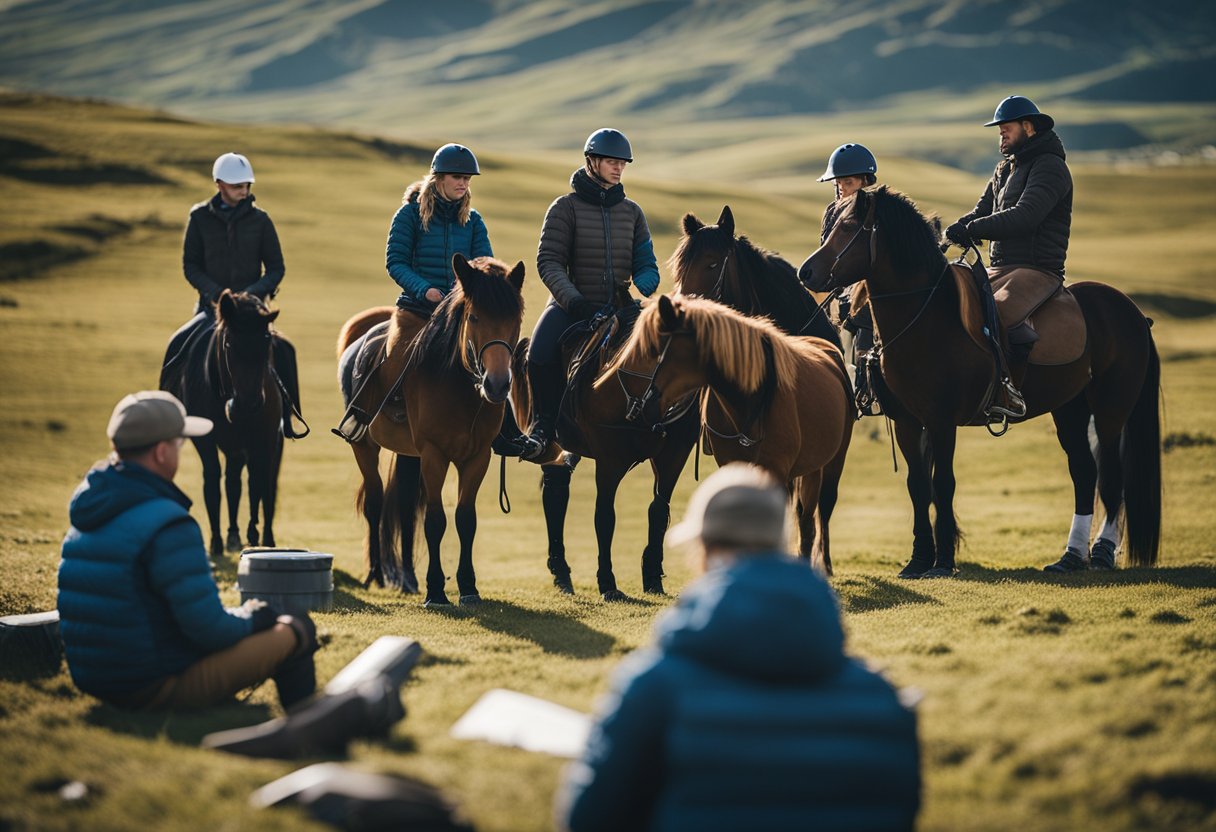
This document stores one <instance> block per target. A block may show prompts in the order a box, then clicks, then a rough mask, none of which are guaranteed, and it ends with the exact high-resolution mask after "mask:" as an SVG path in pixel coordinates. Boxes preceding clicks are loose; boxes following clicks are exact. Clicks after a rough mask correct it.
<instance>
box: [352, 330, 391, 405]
mask: <svg viewBox="0 0 1216 832" xmlns="http://www.w3.org/2000/svg"><path fill="white" fill-rule="evenodd" d="M390 323H391V321H384V322H382V323H378V324H376V325H375V326H374V327H372V328H371V329H369V330H368V331H367V332H366V333H365V334H364V335H363V338H362V339H361V340H362V341H363V343H362V345H360V347H359V352H357V353H356V354H355V368H354V378H355V381H356V389H358V384H357V382H358V381H359V380H360V379H362V378H363V377H364V376H366V375H367V374H368V373H369V372H371V371H372V370H374V369H375V368H376V366H377V365H379V363H380V360H381V358H382V357H383V355H384V342H385V341H386V340H387V339H388V327H389V324H390Z"/></svg>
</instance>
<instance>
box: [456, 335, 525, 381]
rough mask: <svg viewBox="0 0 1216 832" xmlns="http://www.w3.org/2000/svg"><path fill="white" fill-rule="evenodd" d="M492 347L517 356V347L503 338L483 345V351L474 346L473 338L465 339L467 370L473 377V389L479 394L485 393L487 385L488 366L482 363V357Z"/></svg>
mask: <svg viewBox="0 0 1216 832" xmlns="http://www.w3.org/2000/svg"><path fill="white" fill-rule="evenodd" d="M490 347H502V348H503V349H505V350H506V351H507V353H508V354H509V355H512V356H513V355H515V347H513V346H511V344H510V343H508V342H507V341H504V340H503V339H501V338H493V339H491V340H489V341H486V342H485V343H484V344H482V345H481V349H476V348H475V347H474V346H473V339H472V338H465V341H464V352H465V361H464V364H465V369H467V370H468V371H469V373H470V374H471V375H472V376H473V387H474V388H475V389H476V390H477V392H478V393H482V392H484V387H485V383H486V366H485V364H484V363H483V362H482V357H483V356H484V355H485V354H486V351H487V350H489V349H490Z"/></svg>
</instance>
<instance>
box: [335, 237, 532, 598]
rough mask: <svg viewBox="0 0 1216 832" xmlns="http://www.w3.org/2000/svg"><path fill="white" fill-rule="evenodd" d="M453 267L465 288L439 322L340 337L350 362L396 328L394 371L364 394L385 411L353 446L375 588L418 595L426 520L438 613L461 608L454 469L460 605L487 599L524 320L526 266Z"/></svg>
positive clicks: (460, 259)
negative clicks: (442, 553)
mask: <svg viewBox="0 0 1216 832" xmlns="http://www.w3.org/2000/svg"><path fill="white" fill-rule="evenodd" d="M452 270H453V272H454V273H455V275H456V285H455V287H454V288H453V289H452V291H451V293H450V294H448V296H447V297H445V298H444V299H443V301H442V302H440V304H439V306H438V307H437V308H436V309H435V312H434V314H433V315H432V316H431V317H430V318H429V319H428V318H423V317H421V316H419V315H417V314H415V313H413V312H411V311H408V310H405V309H395V310H392V309H388V308H381V309H378V310H371V311H370V312H365V313H360V314H359V315H355V316H354V317H352V318H351V319H350V320H349V321H347V323H346V325H344V326H343V328H342V332H341V333H340V335H339V338H338V352H339V354H340V355H342V361H343V362H344V363H345V362H349V361H353V360H354V358H355V356H354V352H355V350H351V349H348V348H349V347H350V346H351V344H353V343H354V342H355V341H356V339H357V338H358V337H359V336H360V335H361V334H362V333H364V332H366V331H367V329H368V328H369V327H370V324H371V323H372V322H373V321H376V320H377V319H384V318H386V317H387V318H388V319H389V321H390V323H389V331H388V340H387V342H386V345H385V349H386V356H385V360H384V363H383V364H382V365H380V367H379V369H378V370H377V372H376V373H375V375H373V376H371V377H370V379H369V380H368V386H367V389H366V390H364V391H363V392H362V393H361V394H360V395H361V399H362V400H363V401H365V402H375V403H377V404H380V403H383V404H382V405H380V406H379V407H378V408H377V409H376V410H375V414H374V418H373V419H372V421H371V424H370V425H369V429H368V432H367V435H366V436H365V437H364V438H363V439H361V440H360V441H358V442H353V443H351V450H352V451H353V452H354V454H355V461H356V462H357V463H358V465H359V471H360V473H361V474H362V475H363V482H362V484H361V485H360V487H359V492H358V495H357V497H356V501H357V503H358V504H359V505H360V507H361V508H362V511H363V516H364V518H365V520H366V521H367V540H366V545H365V550H366V554H367V559H368V576H367V583H368V584H370V583H372V582H373V581H375V582H377V583H379V584H381V585H382V584H383V582H384V578H385V575H386V573H387V575H388V576H390V577H391V578H393V579H395V580H396V581H397V582H398V585H399V586H400V588H401V590H402V591H403V592H416V591H417V589H418V586H417V578H416V577H415V572H414V567H413V546H414V532H415V530H416V528H417V521H418V517H419V516H420V515H423V514H424V521H423V533H424V536H425V538H426V544H427V550H428V553H429V558H430V560H429V565H428V567H427V573H426V601H425V604H426V606H441V605H447V604H449V603H450V602H449V601H448V598H447V595H446V593H445V591H444V580H445V578H444V573H443V565H442V563H441V562H440V558H439V550H440V543H441V541H442V540H443V535H444V531H445V530H446V528H447V517H446V515H445V514H444V509H443V483H444V480H445V479H446V478H447V473H448V467H449V466H450V465H455V467H456V473H457V477H458V478H459V486H458V490H457V498H456V514H455V520H456V533H457V535H458V536H459V538H460V560H459V563H458V565H457V568H456V583H457V586H458V588H459V591H460V603H461V604H464V605H468V604H476V603H478V602H479V601H480V600H481V596H480V595H479V594H478V592H477V579H476V574H475V572H474V569H473V539H474V537H475V535H476V532H477V504H476V499H477V492H478V489H479V488H480V487H481V482H482V480H483V479H484V478H485V474H486V470H487V468H488V467H489V464H490V442H491V441H492V440H493V439H494V437H495V436H496V435H497V434H498V430H499V428H500V426H501V424H502V414H503V406H504V405H503V403H504V402H505V400H506V398H507V394H508V392H509V391H510V389H511V357H512V352H513V350H514V349H515V344H516V342H517V341H518V340H519V328H520V322H521V321H522V319H523V313H524V303H523V297H522V295H521V294H520V290H521V289H522V287H523V281H524V264H523V263H522V262H520V263H517V264H516V265H515V267H514V268H510V267H509V266H508V265H507V264H506V263H503V262H502V261H500V260H495V259H493V258H490V257H479V258H477V259H475V260H473V261H469V260H466V259H465V258H464V256H463V255H461V254H456V255H454V256H453V258H452ZM344 369H345V368H344V367H340V368H339V378H340V380H345V379H348V378H349V375H348V374H347V373H346V372H344ZM342 392H343V398H344V400H345V401H346V403H348V404H349V402H350V398H351V396H352V395H353V391H352V390H350V389H348V388H347V386H346V385H345V384H343V391H342ZM381 448H384V449H386V450H388V451H391V452H393V453H394V454H395V458H394V460H393V462H392V464H391V465H390V468H389V474H388V479H387V482H382V480H381V477H380V470H379V458H380V449H381ZM386 504H387V505H386Z"/></svg>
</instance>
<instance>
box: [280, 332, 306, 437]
mask: <svg viewBox="0 0 1216 832" xmlns="http://www.w3.org/2000/svg"><path fill="white" fill-rule="evenodd" d="M274 371H275V372H276V373H278V375H279V381H281V382H282V383H283V386H282V388H281V389H280V390H279V393H280V395H281V396H282V398H283V435H284V436H286V437H287V438H288V439H301V438H302V437H303V434H299V433H297V432H296V430H295V428H294V427H292V424H291V418H292V415H293V413H295V412H297V411H298V412H301V413H302V412H303V411H304V407H303V405H301V404H300V376H299V372H298V370H297V368H296V348H295V346H293V345H292V343H291V342H290V341H288V340H287V339H285V338H275V339H274Z"/></svg>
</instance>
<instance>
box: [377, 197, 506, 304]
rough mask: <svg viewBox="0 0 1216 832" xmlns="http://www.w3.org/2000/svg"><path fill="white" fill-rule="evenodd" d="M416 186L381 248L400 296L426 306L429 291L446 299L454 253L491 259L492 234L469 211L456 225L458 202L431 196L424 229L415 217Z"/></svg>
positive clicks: (397, 215) (418, 218) (418, 216)
mask: <svg viewBox="0 0 1216 832" xmlns="http://www.w3.org/2000/svg"><path fill="white" fill-rule="evenodd" d="M420 194H421V188H420V187H419V186H418V183H415V184H414V185H411V186H410V188H409V189H408V190H407V191H406V194H405V202H404V203H402V205H401V207H400V208H398V209H397V213H396V214H395V215H394V216H393V223H392V225H391V226H390V227H389V231H388V245H387V246H386V249H385V258H384V259H385V265H386V267H387V268H388V273H389V276H390V277H392V279H393V280H394V281H396V283H397V285H398V286H400V287H401V298H402V299H408V300H413V301H417V302H420V303H425V302H427V301H426V300H425V296H426V293H427V290H428V289H432V288H434V289H438V290H439V291H441V292H443V293H444V294H445V295H446V294H447V293H448V292H449V291H451V289H452V281H453V280H455V277H454V276H453V274H452V255H453V254H455V253H456V252H460V253H461V254H463V255H464V256H465V257H467V258H469V259H470V260H472V259H473V258H474V257H493V256H494V251H493V249H491V248H490V236H489V233H488V232H487V231H486V224H485V222H484V221H483V220H482V218H481V214H479V213H477V211H476V210H475V209H470V211H469V219H468V222H466V223H465V224H464V225H461V224H460V217H459V214H460V204H459V203H456V202H449V201H447V200H446V199H442V198H440V197H438V196H436V197H435V210H434V212H433V213H432V214H431V221H430V223H428V224H427V228H426V230H425V231H423V229H422V217H421V215H420V214H419V205H418V198H419V196H420Z"/></svg>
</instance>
